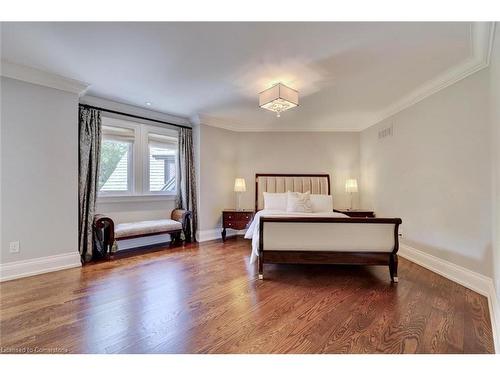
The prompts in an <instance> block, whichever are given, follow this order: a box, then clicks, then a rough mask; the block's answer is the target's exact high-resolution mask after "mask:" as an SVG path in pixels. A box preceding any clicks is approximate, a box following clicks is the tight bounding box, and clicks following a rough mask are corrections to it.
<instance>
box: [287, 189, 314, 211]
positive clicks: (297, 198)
mask: <svg viewBox="0 0 500 375" xmlns="http://www.w3.org/2000/svg"><path fill="white" fill-rule="evenodd" d="M286 200H287V203H286V211H287V212H313V210H312V203H311V194H310V193H309V192H306V193H292V192H291V191H289V192H288V193H287V197H286Z"/></svg>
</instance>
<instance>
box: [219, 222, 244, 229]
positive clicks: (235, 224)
mask: <svg viewBox="0 0 500 375" xmlns="http://www.w3.org/2000/svg"><path fill="white" fill-rule="evenodd" d="M248 224H249V222H248V221H227V222H225V223H224V227H226V228H229V229H237V230H241V229H246V227H247V226H248Z"/></svg>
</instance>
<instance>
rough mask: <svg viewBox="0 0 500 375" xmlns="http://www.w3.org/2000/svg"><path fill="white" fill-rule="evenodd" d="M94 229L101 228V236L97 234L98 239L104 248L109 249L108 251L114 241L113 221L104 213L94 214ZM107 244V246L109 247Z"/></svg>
mask: <svg viewBox="0 0 500 375" xmlns="http://www.w3.org/2000/svg"><path fill="white" fill-rule="evenodd" d="M94 230H95V231H96V232H97V231H99V230H102V238H99V237H100V236H97V237H98V240H100V241H102V244H103V248H104V249H109V251H111V247H112V246H113V244H114V243H115V223H114V222H113V219H111V218H110V217H108V216H106V215H101V214H97V215H95V216H94ZM107 246H109V248H108V247H107Z"/></svg>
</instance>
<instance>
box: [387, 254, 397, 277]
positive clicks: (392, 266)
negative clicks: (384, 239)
mask: <svg viewBox="0 0 500 375" xmlns="http://www.w3.org/2000/svg"><path fill="white" fill-rule="evenodd" d="M389 272H390V274H391V281H392V282H393V283H397V282H398V281H399V279H398V255H397V254H391V257H390V259H389Z"/></svg>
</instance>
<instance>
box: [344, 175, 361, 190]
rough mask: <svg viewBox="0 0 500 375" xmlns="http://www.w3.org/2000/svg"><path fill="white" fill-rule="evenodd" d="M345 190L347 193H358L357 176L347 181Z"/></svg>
mask: <svg viewBox="0 0 500 375" xmlns="http://www.w3.org/2000/svg"><path fill="white" fill-rule="evenodd" d="M345 191H346V192H347V193H357V192H358V181H357V180H356V179H355V178H350V179H348V180H346V182H345Z"/></svg>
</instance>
